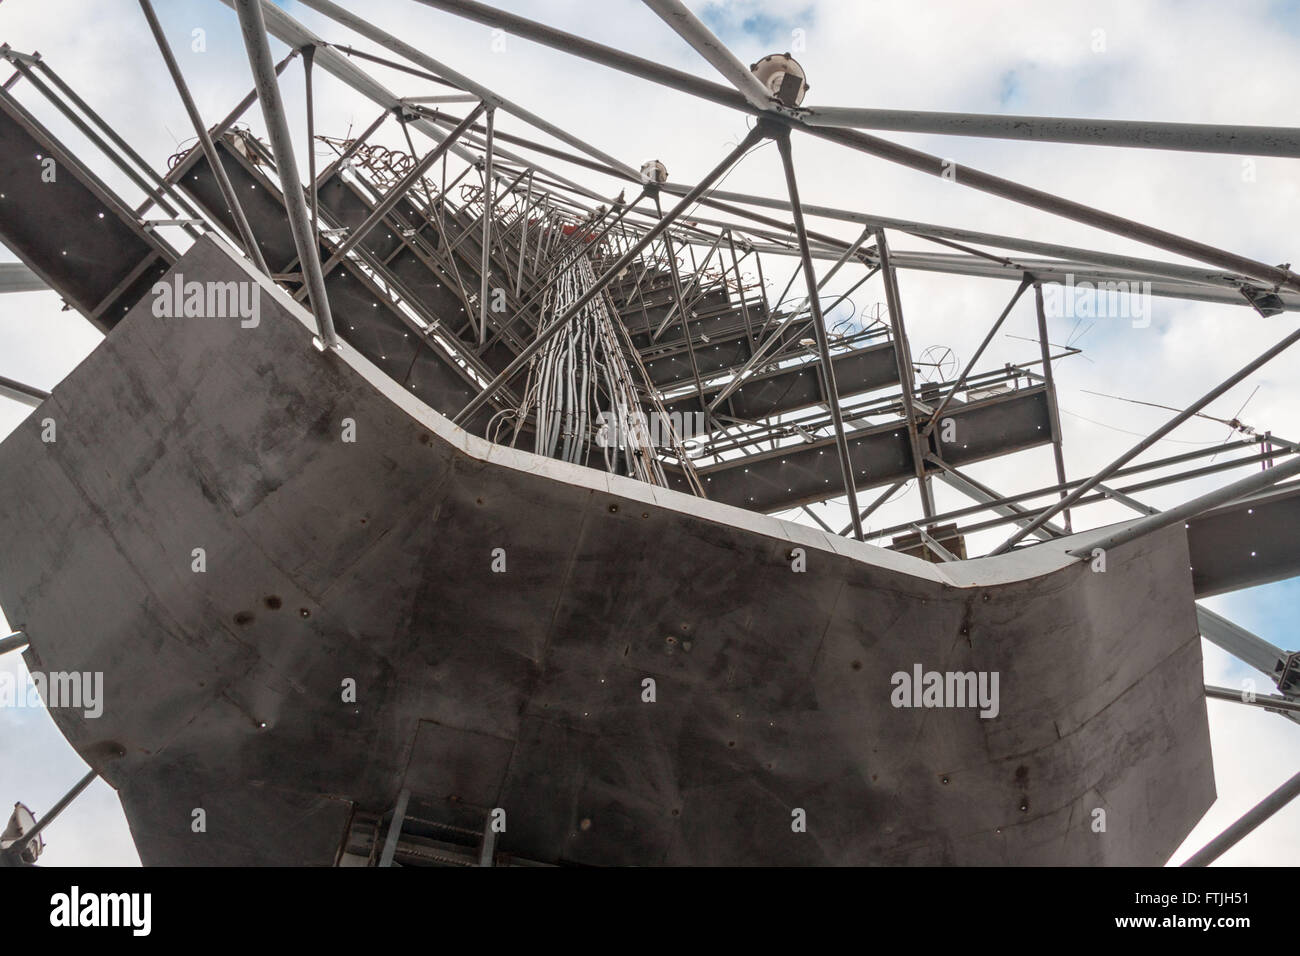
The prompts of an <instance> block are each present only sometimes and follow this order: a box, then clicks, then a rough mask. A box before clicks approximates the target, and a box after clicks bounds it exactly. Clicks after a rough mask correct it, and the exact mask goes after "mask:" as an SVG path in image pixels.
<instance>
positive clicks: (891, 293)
mask: <svg viewBox="0 0 1300 956" xmlns="http://www.w3.org/2000/svg"><path fill="white" fill-rule="evenodd" d="M876 254H877V255H878V256H879V257H880V272H881V275H883V276H884V279H885V302H886V304H887V305H888V307H889V324H890V325H891V326H892V327H893V332H894V360H895V362H896V364H897V366H898V383H899V385H900V387H901V388H902V390H903V395H902V398H903V414H904V415H905V416H907V437H908V441H909V442H910V444H911V448H912V459H913V463H914V465H915V466H916V467H915V470H916V486H917V491H919V492H920V495H921V510H922V511H924V512H925V516H926V518H932V517H934V501H933V500H932V499H931V498H930V485H929V483H928V480H927V478H926V474H925V454H924V451H923V450H922V448H921V436H920V434H919V433H918V431H917V428H916V397H915V395H913V390H914V388H915V386H916V383H915V381H914V380H913V378H912V350H911V347H910V346H909V345H908V342H907V329H906V328H905V327H904V325H903V300H902V298H901V297H900V296H899V294H898V276H897V274H896V273H895V272H894V265H893V262H892V261H891V260H890V258H889V242H888V241H887V240H886V239H885V230H883V229H881V230H879V231H877V232H876Z"/></svg>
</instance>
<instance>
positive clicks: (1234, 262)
mask: <svg viewBox="0 0 1300 956" xmlns="http://www.w3.org/2000/svg"><path fill="white" fill-rule="evenodd" d="M804 128H805V129H807V130H808V132H810V133H812V134H813V135H814V136H818V137H820V138H822V139H825V140H829V141H830V142H832V143H839V144H840V145H842V146H849V147H851V148H853V149H856V150H859V151H861V152H864V153H868V154H870V155H872V156H877V157H879V158H881V159H887V160H889V161H890V162H892V163H897V164H899V165H902V166H907V167H908V168H910V169H915V170H917V171H919V172H923V173H929V174H930V175H932V176H938V177H940V178H949V179H955V181H956V182H957V183H959V184H961V185H964V186H969V187H970V188H972V189H978V190H980V191H981V192H986V193H990V194H991V195H994V196H999V197H1001V198H1003V199H1010V200H1011V201H1012V202H1018V203H1021V204H1022V205H1026V206H1029V207H1031V208H1033V209H1041V210H1042V211H1043V212H1049V213H1052V214H1053V215H1056V216H1061V217H1063V218H1065V219H1072V220H1074V221H1075V222H1080V223H1083V224H1084V225H1086V226H1093V227H1095V228H1097V229H1103V230H1105V231H1106V232H1110V233H1113V234H1115V235H1117V236H1123V237H1125V238H1126V239H1134V240H1136V241H1138V242H1142V243H1145V244H1147V245H1150V246H1155V247H1156V248H1158V249H1164V250H1165V251H1166V252H1172V253H1175V254H1177V255H1180V256H1187V257H1188V258H1189V259H1196V260H1197V261H1200V262H1206V263H1210V264H1211V265H1216V266H1219V267H1221V268H1224V269H1228V270H1230V271H1232V272H1239V273H1241V274H1242V275H1246V276H1251V277H1253V278H1256V279H1259V280H1261V281H1263V282H1266V283H1267V284H1269V285H1278V286H1285V287H1286V288H1288V289H1293V290H1300V275H1296V274H1295V273H1294V272H1292V271H1291V270H1290V269H1284V268H1280V267H1278V266H1270V265H1267V264H1265V263H1263V262H1257V261H1256V260H1254V259H1249V258H1247V257H1245V256H1239V255H1236V254H1235V253H1231V252H1227V251H1226V250H1223V249H1218V248H1216V247H1214V246H1210V245H1206V244H1205V243H1203V242H1197V241H1196V240H1194V239H1188V238H1186V237H1184V236H1179V235H1176V234H1174V233H1172V232H1166V231H1164V230H1163V229H1156V228H1154V227H1152V226H1147V225H1144V224H1143V223H1140V222H1134V221H1133V220H1132V219H1125V218H1124V217H1123V216H1117V215H1115V214H1114V213H1109V212H1104V211H1103V210H1100V209H1094V208H1093V207H1091V206H1087V205H1085V204H1083V203H1078V202H1074V201H1073V200H1070V199H1064V198H1062V197H1060V196H1055V195H1053V194H1052V193H1048V192H1044V191H1043V190H1041V189H1034V188H1032V187H1030V186H1024V185H1022V184H1020V183H1017V182H1012V181H1011V180H1009V179H1003V178H1002V177H1000V176H994V175H992V174H991V173H985V172H982V171H980V170H978V169H974V168H972V167H970V166H960V167H954V166H953V165H952V163H951V162H950V161H949V160H945V159H941V158H940V157H938V156H931V155H930V154H929V153H924V152H922V151H921V150H918V149H912V148H910V147H907V146H902V145H900V144H898V143H891V142H890V141H889V140H885V139H881V138H879V137H877V136H870V135H868V134H867V133H862V132H859V131H857V130H847V129H816V128H811V127H804Z"/></svg>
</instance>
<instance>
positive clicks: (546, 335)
mask: <svg viewBox="0 0 1300 956" xmlns="http://www.w3.org/2000/svg"><path fill="white" fill-rule="evenodd" d="M763 135H764V134H763V132H762V131H761V130H760V129H759V128H758V127H757V126H756V127H754V128H753V129H752V130H750V131H749V135H748V136H746V137H745V138H744V139H743V140H742V141H741V143H740V145H738V146H737V147H736V148H735V149H733V150H732V151H731V152H730V153H728V154H727V156H726V158H724V159H723V160H722V162H720V163H718V165H717V166H715V167H713V169H711V170H710V171H709V173H708V175H707V176H705V177H704V179H702V180H701V181H700V182H699V183H698V184H697V185H696V187H695V188H694V189H692V190H691V191H690V192H689V193H687V195H686V196H685V197H684V198H683V199H682V200H681V202H679V203H678V204H677V205H676V206H674V207H673V209H672V210H671V211H670V212H669V213H668V215H667V216H665V217H664V218H663V219H660V220H659V222H658V223H656V224H655V225H654V226H653V227H652V228H651V229H650V231H649V232H647V233H646V234H645V235H644V236H642V237H641V239H640V240H639V241H638V242H637V243H636V245H634V246H633V247H632V248H631V249H629V250H628V251H627V252H625V253H623V255H622V256H620V257H619V259H618V261H617V262H615V263H614V264H613V265H612V266H610V267H609V269H608V270H607V271H606V272H605V274H604V275H603V276H601V277H600V278H599V279H597V280H596V284H595V285H593V286H592V287H591V288H589V289H588V290H587V291H586V292H584V293H583V294H582V295H581V296H579V298H578V301H576V302H574V303H573V305H571V306H569V310H568V311H567V312H566V313H565V314H564V315H562V316H560V318H558V319H556V320H555V321H554V322H552V323H551V324H550V325H548V326H547V327H546V328H545V329H544V330H542V331H541V332H539V333H538V335H537V338H535V339H533V342H532V344H531V345H529V346H528V347H527V348H525V349H524V350H523V351H522V352H520V353H519V355H518V356H516V358H515V360H514V361H513V362H511V363H510V364H509V365H507V366H506V368H505V369H504V370H503V371H502V372H501V374H500V375H498V376H497V377H496V378H494V379H493V380H492V381H490V382H489V383H488V384H487V386H486V387H485V388H484V389H483V391H481V392H479V393H478V395H476V396H474V398H473V399H471V400H470V402H469V404H468V405H466V406H465V407H464V408H462V409H461V410H460V414H458V415H457V416H456V417H455V419H453V421H454V422H455V423H456V424H457V425H463V424H464V423H465V422H466V421H468V420H469V417H470V416H471V415H473V414H474V413H475V412H476V411H478V410H479V409H480V408H482V407H483V405H485V404H486V403H487V402H488V400H489V399H490V398H491V396H492V395H493V394H494V393H495V392H496V390H497V389H498V388H500V387H501V386H502V385H504V384H505V383H506V382H508V381H510V379H512V378H514V376H515V375H517V374H518V373H519V370H520V369H521V368H523V367H524V365H525V364H527V363H528V361H529V360H530V359H531V358H532V357H533V356H534V355H536V354H537V353H538V352H540V351H541V350H542V348H544V347H545V345H546V343H547V342H549V341H550V340H551V339H552V338H554V337H555V336H556V335H558V334H559V333H560V332H561V331H562V330H563V329H564V328H565V327H567V326H568V324H569V323H570V322H571V321H572V320H573V319H574V318H576V317H577V316H578V315H579V314H580V313H581V312H582V310H583V309H584V308H585V307H586V305H587V303H588V302H590V301H591V300H592V299H594V298H595V297H596V296H598V295H600V293H601V291H602V290H604V288H605V286H607V285H609V283H610V282H611V281H612V280H613V279H614V277H615V276H617V275H618V274H619V273H620V272H622V271H623V269H625V268H626V267H627V266H628V265H629V264H630V263H631V262H632V260H634V259H635V258H636V257H637V256H638V255H640V254H641V251H642V250H643V249H645V248H646V247H647V246H649V245H650V244H651V243H652V242H654V241H655V240H656V239H658V238H659V235H660V233H662V232H663V231H664V230H665V229H667V228H668V227H669V226H670V225H671V224H672V222H673V220H675V219H676V218H677V217H678V216H680V215H681V214H682V213H684V212H685V211H686V210H687V209H689V208H690V207H691V206H692V205H694V204H695V201H696V199H698V198H699V197H700V196H702V195H703V194H704V192H705V191H706V190H707V189H708V188H709V187H710V186H712V185H713V184H714V183H715V182H717V180H718V179H719V178H720V177H721V176H722V174H723V173H725V172H726V171H727V170H728V169H730V168H731V166H732V165H733V164H734V163H735V162H736V161H737V160H738V159H740V157H741V156H743V155H745V153H746V152H748V151H749V149H750V147H752V146H753V145H754V144H755V143H757V142H758V141H759V140H760V139H762V137H763Z"/></svg>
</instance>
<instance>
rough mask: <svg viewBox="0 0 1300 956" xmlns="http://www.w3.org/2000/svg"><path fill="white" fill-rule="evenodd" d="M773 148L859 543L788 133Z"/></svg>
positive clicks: (846, 449)
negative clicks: (780, 169) (780, 170)
mask: <svg viewBox="0 0 1300 956" xmlns="http://www.w3.org/2000/svg"><path fill="white" fill-rule="evenodd" d="M776 148H777V149H778V150H780V151H781V165H782V166H784V167H785V186H786V190H787V191H788V192H789V193H790V207H791V208H792V209H793V210H794V231H795V238H796V239H797V240H798V242H799V259H800V261H801V262H802V263H803V274H804V284H805V285H806V286H807V287H808V308H809V309H811V310H812V327H813V334H814V335H815V336H816V339H817V356H818V358H819V359H820V360H821V361H820V364H821V373H822V385H823V386H824V387H825V389H826V404H827V405H829V406H830V410H831V421H832V422H834V424H835V446H836V448H837V449H838V450H839V453H840V472H841V473H842V474H843V476H844V494H845V495H847V496H848V499H849V517H850V518H851V519H852V522H853V536H854V537H855V538H857V539H858V540H859V541H861V540H862V522H861V521H860V520H859V519H858V489H857V486H856V485H855V484H854V482H853V461H852V459H850V458H849V442H848V439H847V438H845V437H844V417H843V415H842V413H841V412H840V393H839V389H838V388H836V386H835V366H834V365H833V364H832V363H831V350H830V344H829V343H828V342H827V341H826V323H825V321H824V320H823V318H822V305H821V296H820V294H819V289H818V285H817V273H816V272H814V271H813V263H812V255H811V254H810V253H809V251H808V233H807V232H805V231H804V223H803V210H802V209H801V208H800V207H799V183H798V181H797V180H796V178H795V174H794V157H793V156H792V155H791V152H790V132H789V130H785V129H782V130H780V131H779V132H778V133H777V135H776ZM701 397H703V396H702V395H701Z"/></svg>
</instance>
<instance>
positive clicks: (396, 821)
mask: <svg viewBox="0 0 1300 956" xmlns="http://www.w3.org/2000/svg"><path fill="white" fill-rule="evenodd" d="M410 800H411V791H410V790H403V791H402V792H401V793H399V794H398V795H397V806H395V807H394V808H393V819H392V821H391V822H390V823H389V824H388V836H387V838H386V839H385V840H384V852H383V853H382V854H381V855H380V857H379V865H380V866H392V865H393V857H394V856H396V855H397V842H398V841H399V840H400V839H401V838H402V824H403V823H404V822H405V821H406V805H407V804H408V803H409V802H410Z"/></svg>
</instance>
